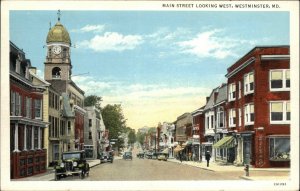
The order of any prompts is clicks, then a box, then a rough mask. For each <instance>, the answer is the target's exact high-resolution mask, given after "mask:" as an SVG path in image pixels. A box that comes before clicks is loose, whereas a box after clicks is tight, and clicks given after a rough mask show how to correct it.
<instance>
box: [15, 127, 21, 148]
mask: <svg viewBox="0 0 300 191" xmlns="http://www.w3.org/2000/svg"><path fill="white" fill-rule="evenodd" d="M18 129H19V126H18V123H15V150H14V152H20V151H19V148H18V146H19V136H18V135H19V131H18Z"/></svg>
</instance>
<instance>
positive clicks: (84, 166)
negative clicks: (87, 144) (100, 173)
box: [54, 151, 90, 180]
mask: <svg viewBox="0 0 300 191" xmlns="http://www.w3.org/2000/svg"><path fill="white" fill-rule="evenodd" d="M54 169H55V173H54V176H55V177H54V178H55V180H59V179H60V178H62V177H66V176H69V175H74V174H77V175H79V178H81V179H83V178H84V176H85V175H86V176H88V175H89V172H90V166H89V164H88V163H87V161H86V158H85V151H71V152H64V153H62V159H61V161H60V163H59V165H56V166H55V167H54Z"/></svg>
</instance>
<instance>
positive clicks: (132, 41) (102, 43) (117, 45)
mask: <svg viewBox="0 0 300 191" xmlns="http://www.w3.org/2000/svg"><path fill="white" fill-rule="evenodd" d="M142 43H143V38H142V36H140V35H126V36H124V35H122V34H120V33H117V32H105V33H104V34H103V35H102V36H100V35H96V36H94V37H93V38H92V39H90V40H85V41H82V42H80V43H79V47H84V48H89V49H92V50H94V51H96V52H106V51H119V52H121V51H124V50H132V49H134V48H136V47H137V46H139V45H140V44H142Z"/></svg>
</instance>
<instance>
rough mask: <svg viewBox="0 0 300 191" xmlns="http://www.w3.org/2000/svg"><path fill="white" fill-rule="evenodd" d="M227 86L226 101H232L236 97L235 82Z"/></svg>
mask: <svg viewBox="0 0 300 191" xmlns="http://www.w3.org/2000/svg"><path fill="white" fill-rule="evenodd" d="M228 88H229V91H228V101H234V100H235V97H236V89H235V88H236V87H235V83H232V84H229V86H228Z"/></svg>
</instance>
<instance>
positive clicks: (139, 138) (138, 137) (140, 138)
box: [136, 132, 146, 147]
mask: <svg viewBox="0 0 300 191" xmlns="http://www.w3.org/2000/svg"><path fill="white" fill-rule="evenodd" d="M145 137H146V135H145V133H141V132H137V134H136V140H137V142H139V143H140V144H141V146H142V147H143V146H144V141H145Z"/></svg>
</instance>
